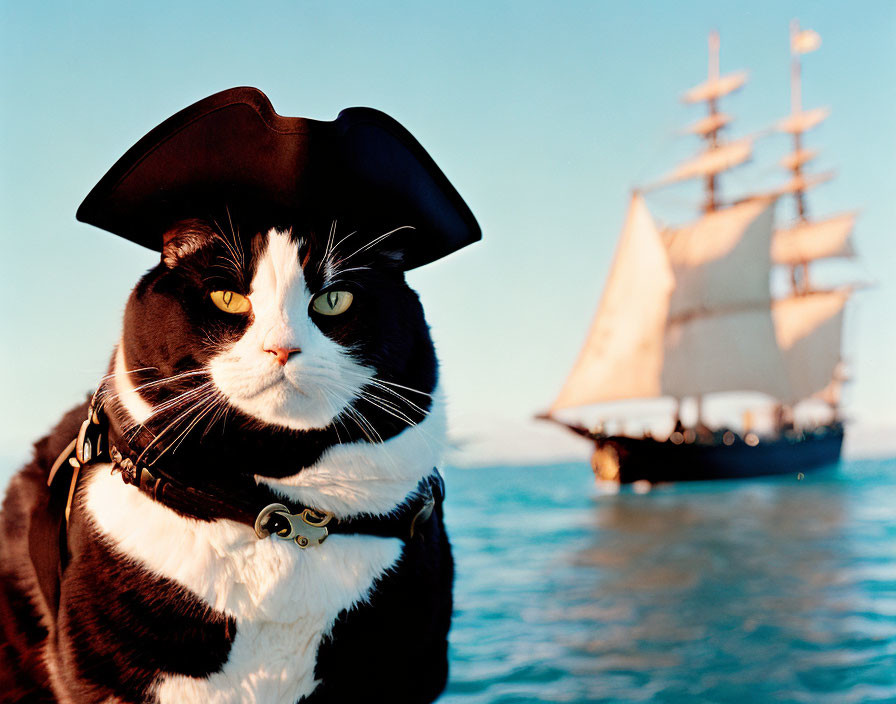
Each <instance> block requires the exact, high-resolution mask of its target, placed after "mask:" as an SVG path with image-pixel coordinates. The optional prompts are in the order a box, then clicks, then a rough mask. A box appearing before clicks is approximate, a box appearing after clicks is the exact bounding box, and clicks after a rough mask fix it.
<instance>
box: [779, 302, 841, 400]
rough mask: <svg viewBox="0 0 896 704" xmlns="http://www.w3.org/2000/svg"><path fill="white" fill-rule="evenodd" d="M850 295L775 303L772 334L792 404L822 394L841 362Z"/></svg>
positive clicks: (833, 377) (833, 378)
mask: <svg viewBox="0 0 896 704" xmlns="http://www.w3.org/2000/svg"><path fill="white" fill-rule="evenodd" d="M849 294H850V291H849V290H848V289H845V290H837V291H821V292H816V293H810V294H807V295H802V296H793V297H791V298H785V299H782V300H779V301H775V303H774V306H773V309H772V310H773V314H774V320H775V333H776V335H777V338H778V344H779V346H780V347H781V351H782V354H783V356H784V360H785V364H786V366H787V376H788V379H789V388H790V398H787V399H784V400H786V401H789V402H791V403H795V402H797V401H800V400H802V399H806V398H809V397H810V396H812V395H814V394H819V393H821V392H824V391H825V389H827V387H828V386H829V385H830V384H831V382H832V381H833V380H835V377H836V370H837V366H838V364H839V362H840V338H841V333H842V329H843V307H844V306H845V305H846V301H847V299H848V298H849Z"/></svg>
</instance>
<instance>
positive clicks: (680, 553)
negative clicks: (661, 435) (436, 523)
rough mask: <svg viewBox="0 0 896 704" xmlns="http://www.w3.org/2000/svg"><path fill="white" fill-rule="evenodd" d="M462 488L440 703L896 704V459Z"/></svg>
mask: <svg viewBox="0 0 896 704" xmlns="http://www.w3.org/2000/svg"><path fill="white" fill-rule="evenodd" d="M3 464H4V465H5V467H4V469H6V470H7V471H4V472H0V480H2V485H3V486H5V484H6V479H7V478H8V476H9V475H10V474H11V471H10V470H11V469H12V467H13V466H15V465H17V464H18V463H11V462H4V463H3ZM445 476H446V483H447V487H448V498H447V503H446V509H445V510H446V519H447V522H448V528H449V531H450V534H451V539H452V542H453V544H454V550H455V559H456V561H457V580H456V584H455V606H456V611H455V617H454V626H453V629H452V633H451V660H452V662H451V682H450V684H449V687H448V689H447V691H446V693H445V695H444V696H443V697H442V698H441V699H440V700H439V701H440V704H461V703H463V704H499V703H500V704H511V703H512V704H524V703H528V702H751V703H756V702H767V701H768V702H811V703H813V704H814V703H816V702H818V703H822V704H824V703H831V704H834V703H836V704H845V703H849V702H884V701H888V702H896V459H893V460H877V461H870V460H867V461H856V462H845V463H843V464H842V465H841V467H839V468H838V469H837V470H826V471H824V472H819V473H810V474H806V475H805V477H804V478H803V479H802V480H798V479H797V478H796V477H795V476H791V477H784V478H776V479H761V480H749V481H732V482H707V483H692V484H678V485H670V486H666V487H661V488H655V489H653V490H652V491H651V492H650V493H648V494H643V495H641V494H636V493H634V492H631V491H623V492H622V493H619V494H616V495H606V494H603V495H602V494H600V493H599V492H598V491H597V490H596V488H595V486H594V483H593V481H592V479H591V472H590V469H589V468H588V467H587V466H586V465H584V464H581V465H561V466H553V467H495V468H488V469H470V470H459V469H450V468H449V469H447V470H446V471H445Z"/></svg>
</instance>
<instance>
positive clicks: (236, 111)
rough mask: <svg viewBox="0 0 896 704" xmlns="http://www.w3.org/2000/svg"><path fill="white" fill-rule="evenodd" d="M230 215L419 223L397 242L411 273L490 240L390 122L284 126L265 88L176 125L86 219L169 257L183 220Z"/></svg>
mask: <svg viewBox="0 0 896 704" xmlns="http://www.w3.org/2000/svg"><path fill="white" fill-rule="evenodd" d="M225 209H226V210H227V212H228V213H236V214H237V215H238V216H239V217H241V218H243V217H244V218H247V219H255V220H261V221H264V222H268V223H281V222H282V223H300V224H301V223H307V224H311V223H315V222H318V223H320V222H324V220H326V221H327V222H329V221H330V220H332V219H335V218H345V219H347V220H348V221H349V222H350V223H352V224H353V225H355V226H369V227H370V229H371V232H370V234H371V236H373V235H377V234H380V233H382V232H385V231H386V230H384V229H380V228H396V227H401V226H404V225H410V226H412V227H413V229H410V228H406V229H404V230H403V231H402V233H401V234H400V235H399V236H400V237H401V238H402V239H401V240H399V241H398V245H399V247H400V248H401V250H402V251H403V262H404V268H406V269H412V268H414V267H417V266H421V265H423V264H427V263H429V262H432V261H435V260H436V259H439V258H441V257H444V256H446V255H448V254H450V253H452V252H454V251H455V250H458V249H460V248H461V247H465V246H466V245H468V244H471V243H472V242H475V241H477V240H479V239H480V237H481V232H480V229H479V225H478V224H477V222H476V219H475V218H474V217H473V213H472V212H470V209H469V208H468V207H467V205H466V203H464V201H463V199H462V198H461V197H460V195H459V194H458V192H457V191H456V190H455V189H454V187H453V186H452V185H451V183H450V182H449V181H448V179H447V178H446V177H445V175H444V174H443V173H442V171H441V170H440V169H439V167H438V166H436V164H435V162H434V161H433V160H432V158H431V157H430V156H429V154H427V153H426V151H425V150H424V149H423V147H422V146H420V144H419V142H417V140H416V139H414V137H413V136H411V134H410V133H409V132H408V131H407V130H406V129H405V128H404V127H402V126H401V125H400V124H398V123H397V122H396V121H395V120H393V119H392V118H391V117H389V116H388V115H386V114H384V113H381V112H379V111H377V110H373V109H371V108H349V109H347V110H343V111H342V112H340V113H339V115H338V117H337V118H336V119H335V120H333V121H332V122H322V121H319V120H309V119H305V118H301V117H283V116H282V115H278V114H277V113H276V112H274V108H273V107H272V106H271V103H270V101H269V100H268V98H267V96H265V95H264V93H262V92H261V91H259V90H258V89H256V88H232V89H230V90H225V91H223V92H221V93H216V94H215V95H212V96H210V97H208V98H205V99H204V100H200V101H199V102H198V103H195V104H193V105H191V106H190V107H188V108H185V109H184V110H181V111H180V112H179V113H177V114H176V115H173V116H172V117H169V118H168V119H167V120H165V121H164V122H163V123H162V124H160V125H159V126H158V127H156V128H154V129H153V130H152V131H150V132H149V134H147V135H146V136H145V137H143V138H142V139H141V140H140V141H139V142H137V143H136V144H135V145H134V146H133V147H131V148H130V149H129V150H128V151H127V152H126V153H125V154H124V156H122V157H121V158H120V159H119V160H118V161H117V162H116V163H115V165H114V166H113V167H112V168H111V169H109V171H108V173H106V175H105V176H103V178H102V179H100V182H99V183H98V184H97V185H96V186H95V187H94V188H93V190H91V191H90V193H89V194H88V195H87V197H86V198H85V199H84V202H83V203H81V206H80V207H79V208H78V213H77V218H78V220H80V221H81V222H85V223H88V224H91V225H96V226H97V227H100V228H102V229H104V230H108V231H109V232H112V233H114V234H116V235H120V236H121V237H125V238H126V239H129V240H131V241H133V242H136V243H138V244H141V245H143V246H145V247H149V248H150V249H155V250H160V249H161V247H162V237H161V234H162V232H163V231H164V229H165V228H166V227H167V226H169V225H171V224H172V223H173V222H174V221H176V220H178V219H182V218H185V217H203V216H206V215H211V214H220V213H222V212H223V211H224V210H225ZM374 228H376V229H374ZM393 246H395V243H393Z"/></svg>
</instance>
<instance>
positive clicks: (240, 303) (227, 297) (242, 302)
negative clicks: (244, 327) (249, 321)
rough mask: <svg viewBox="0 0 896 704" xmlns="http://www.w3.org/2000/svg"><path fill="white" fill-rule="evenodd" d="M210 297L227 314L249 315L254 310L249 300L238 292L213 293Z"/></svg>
mask: <svg viewBox="0 0 896 704" xmlns="http://www.w3.org/2000/svg"><path fill="white" fill-rule="evenodd" d="M208 297H209V298H211V299H212V303H214V304H215V305H216V306H217V307H218V308H220V309H221V310H223V311H224V312H225V313H248V312H249V311H250V310H252V304H251V303H249V299H248V298H246V297H245V296H244V295H242V294H240V293H237V292H236V291H212V292H211V293H210V294H208Z"/></svg>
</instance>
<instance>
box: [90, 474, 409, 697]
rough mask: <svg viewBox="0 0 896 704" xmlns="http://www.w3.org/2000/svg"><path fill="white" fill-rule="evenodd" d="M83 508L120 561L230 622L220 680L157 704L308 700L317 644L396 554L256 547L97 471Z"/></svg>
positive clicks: (177, 689)
mask: <svg viewBox="0 0 896 704" xmlns="http://www.w3.org/2000/svg"><path fill="white" fill-rule="evenodd" d="M86 506H87V509H88V511H89V512H90V514H91V515H92V517H93V520H94V521H95V522H96V524H97V527H98V528H99V529H100V530H101V531H102V532H103V533H104V534H106V536H107V537H108V538H109V539H110V541H111V542H112V543H113V545H115V547H116V548H117V549H118V550H119V551H120V552H122V553H123V554H125V555H128V556H130V557H132V558H136V559H138V560H139V561H140V562H142V563H143V564H144V566H145V567H147V568H148V569H150V570H152V571H153V572H155V573H156V574H159V575H161V576H164V577H167V578H169V579H171V580H173V581H175V582H177V583H179V584H181V585H182V586H184V587H186V588H187V589H189V590H190V591H191V592H193V593H194V594H196V595H197V596H199V597H200V598H201V599H202V600H203V601H205V602H207V603H208V604H209V605H211V606H212V607H214V608H215V609H217V610H218V611H221V612H223V613H226V614H228V615H230V616H233V617H234V618H235V619H236V623H237V632H236V637H235V639H234V641H233V646H232V648H231V652H230V655H229V657H228V660H227V663H226V664H225V666H224V668H223V669H222V671H221V672H219V673H216V674H213V675H211V676H210V677H208V678H207V679H196V678H192V677H183V676H170V677H164V678H162V679H161V680H160V681H159V682H158V683H157V685H156V692H157V696H158V699H159V701H160V702H161V703H162V704H168V703H169V702H170V703H171V704H174V703H180V704H187V703H190V702H203V703H208V704H211V703H215V704H217V703H219V702H220V703H224V702H270V703H271V704H277V703H280V702H282V703H283V704H293V703H294V702H296V701H297V700H298V699H299V698H300V697H302V696H304V695H307V694H310V693H311V691H312V690H313V689H314V687H315V685H316V684H317V683H316V681H315V679H314V665H315V661H316V656H317V648H318V645H319V644H320V640H321V638H322V637H323V636H324V635H325V634H326V633H327V632H328V631H329V629H330V628H331V627H332V625H333V622H334V621H335V619H336V617H337V615H338V614H339V612H340V611H342V610H343V609H347V608H350V607H351V606H352V605H354V604H357V603H359V602H363V601H364V600H365V598H366V596H367V594H368V592H369V590H370V588H371V586H372V585H373V582H374V580H376V579H377V577H379V576H381V575H382V574H383V573H384V572H385V571H386V570H387V569H388V568H389V567H390V566H392V565H394V564H395V562H396V561H397V560H398V558H399V557H400V555H401V545H402V544H401V541H399V540H396V539H384V538H376V537H371V536H343V535H336V536H331V537H330V538H329V539H328V540H327V541H326V542H325V543H324V544H323V545H321V546H318V547H315V548H312V549H308V550H301V549H300V548H298V547H297V546H296V545H295V544H293V543H290V542H286V541H280V540H273V539H268V540H258V539H257V538H256V537H255V534H254V533H253V532H252V530H251V528H249V527H247V526H243V525H240V524H236V523H233V522H230V521H215V522H211V523H206V522H202V521H196V520H192V519H186V518H182V517H179V516H177V515H176V514H175V513H174V512H172V511H169V510H168V509H166V508H164V507H162V506H160V505H159V504H157V503H155V502H153V501H151V500H150V499H149V498H147V497H146V496H144V495H143V494H141V493H140V492H139V491H135V490H134V489H133V487H128V486H126V485H125V484H123V483H122V482H121V480H120V478H119V477H117V476H112V475H110V473H109V472H108V471H106V470H105V468H102V467H101V468H99V469H98V471H97V472H96V473H95V474H94V475H93V478H92V480H91V482H90V484H89V486H88V487H87V493H86ZM138 516H139V519H137V517H138Z"/></svg>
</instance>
